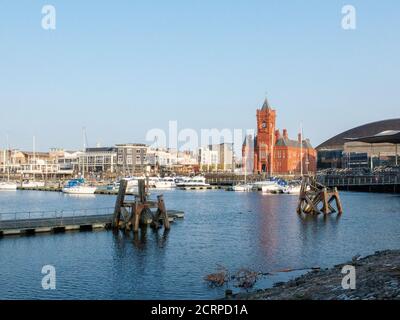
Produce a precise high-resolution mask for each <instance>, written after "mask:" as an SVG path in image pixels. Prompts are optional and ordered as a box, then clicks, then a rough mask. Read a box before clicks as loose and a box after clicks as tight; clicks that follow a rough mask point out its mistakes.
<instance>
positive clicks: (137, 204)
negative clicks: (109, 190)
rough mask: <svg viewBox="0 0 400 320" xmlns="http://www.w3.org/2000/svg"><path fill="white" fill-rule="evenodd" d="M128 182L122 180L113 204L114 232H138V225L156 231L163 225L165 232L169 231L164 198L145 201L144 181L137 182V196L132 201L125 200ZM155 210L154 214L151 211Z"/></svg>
mask: <svg viewBox="0 0 400 320" xmlns="http://www.w3.org/2000/svg"><path fill="white" fill-rule="evenodd" d="M127 187H128V182H127V181H126V180H122V181H121V182H120V188H119V192H118V196H117V200H116V203H115V211H114V217H113V228H114V229H116V230H120V229H122V230H125V231H130V230H133V231H134V232H135V233H136V232H139V227H140V225H141V224H142V225H147V224H150V225H151V227H152V228H155V229H158V228H160V227H161V225H164V228H165V229H166V230H169V229H170V220H169V217H168V213H167V210H166V207H165V202H164V197H163V196H162V195H159V196H158V197H157V201H149V200H148V199H147V192H146V183H145V180H139V181H138V194H137V195H135V200H134V201H129V200H126V199H125V198H126V189H127ZM152 208H153V209H154V208H155V209H157V211H156V212H155V214H154V213H153V212H152V211H151V209H152Z"/></svg>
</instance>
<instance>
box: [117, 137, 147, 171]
mask: <svg viewBox="0 0 400 320" xmlns="http://www.w3.org/2000/svg"><path fill="white" fill-rule="evenodd" d="M116 148H117V170H118V172H119V173H121V174H123V175H136V174H142V173H144V172H145V171H146V166H147V165H148V162H147V152H148V149H149V148H148V146H146V145H145V144H139V143H128V144H117V145H116Z"/></svg>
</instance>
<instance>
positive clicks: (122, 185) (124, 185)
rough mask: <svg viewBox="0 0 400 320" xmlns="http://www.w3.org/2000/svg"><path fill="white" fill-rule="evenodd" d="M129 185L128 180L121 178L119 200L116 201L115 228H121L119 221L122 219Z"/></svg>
mask: <svg viewBox="0 0 400 320" xmlns="http://www.w3.org/2000/svg"><path fill="white" fill-rule="evenodd" d="M127 187H128V181H126V180H121V181H120V184H119V191H118V196H117V201H116V202H115V209H114V218H113V228H119V222H120V221H121V208H122V206H123V204H124V200H125V195H126V189H127Z"/></svg>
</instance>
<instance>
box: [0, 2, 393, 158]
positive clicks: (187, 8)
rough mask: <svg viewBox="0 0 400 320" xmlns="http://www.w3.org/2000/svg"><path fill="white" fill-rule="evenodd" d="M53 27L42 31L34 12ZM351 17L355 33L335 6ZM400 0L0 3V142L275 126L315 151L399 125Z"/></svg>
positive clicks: (69, 141) (136, 138) (60, 142)
mask: <svg viewBox="0 0 400 320" xmlns="http://www.w3.org/2000/svg"><path fill="white" fill-rule="evenodd" d="M45 4H52V5H54V6H55V7H56V9H57V29H56V30H55V31H44V30H43V29H42V28H41V18H42V14H41V8H42V6H43V5H45ZM345 4H352V5H354V6H355V7H356V9H357V30H355V31H344V30H343V29H342V28H341V18H342V14H341V8H342V6H343V5H345ZM399 30H400V2H399V1H398V0H383V1H377V0H376V1H371V0H362V1H361V0H360V1H356V0H349V1H336V0H329V1H321V0H308V1H306V0H291V1H289V0H286V1H272V0H271V1H267V0H263V1H251V0H249V1H232V0H229V1H228V0H220V1H211V0H201V1H184V0H181V1H174V0H169V1H161V0H160V1H144V0H143V1H134V0H131V1H71V0H68V1H66V0H64V1H55V0H48V1H22V0H2V1H1V2H0V110H1V115H0V119H1V125H0V135H1V138H0V141H1V143H0V144H1V145H2V146H3V145H4V141H5V138H3V137H5V135H6V133H8V134H9V136H10V142H11V144H12V146H14V147H19V148H21V149H31V148H32V146H31V144H32V136H33V135H35V136H36V139H37V143H38V149H41V150H47V149H48V148H50V147H65V148H67V149H78V148H80V147H81V145H82V138H81V136H82V131H81V129H82V127H83V126H85V127H86V128H87V134H88V140H89V143H90V144H91V145H92V146H93V145H95V144H96V142H100V143H101V144H102V145H113V144H115V143H122V142H142V141H144V139H145V134H146V132H147V130H149V129H151V128H154V127H159V128H166V127H167V124H168V120H178V122H179V126H180V128H187V127H189V128H194V129H200V128H220V129H222V128H244V129H245V128H254V127H255V110H256V108H258V107H260V106H261V104H262V102H263V100H264V97H265V93H266V92H267V93H268V97H269V100H270V103H271V104H272V105H273V107H275V108H276V109H277V112H278V126H279V127H280V128H281V129H282V128H287V129H288V130H289V134H290V136H291V137H293V138H294V137H296V134H297V131H298V128H299V123H300V122H303V125H304V131H305V135H307V136H308V137H310V138H311V141H312V144H313V145H318V144H319V143H321V142H323V141H324V140H325V139H327V138H329V137H331V136H332V135H334V134H336V133H339V132H341V131H343V130H345V129H349V128H351V127H354V126H356V125H360V124H363V123H366V122H370V121H375V120H381V119H386V118H394V117H399V116H400V112H399V111H400V102H399V101H400V90H399V75H400V62H399V60H400V45H399V44H400V32H399Z"/></svg>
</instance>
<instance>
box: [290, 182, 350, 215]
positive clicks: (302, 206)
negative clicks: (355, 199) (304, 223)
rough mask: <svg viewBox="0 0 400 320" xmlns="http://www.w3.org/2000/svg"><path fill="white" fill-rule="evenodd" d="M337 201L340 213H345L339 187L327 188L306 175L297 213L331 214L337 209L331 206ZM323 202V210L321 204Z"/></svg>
mask: <svg viewBox="0 0 400 320" xmlns="http://www.w3.org/2000/svg"><path fill="white" fill-rule="evenodd" d="M334 200H335V201H336V207H337V210H338V213H339V214H342V213H343V207H342V203H341V202H340V197H339V192H338V190H337V188H333V189H331V188H327V187H326V186H324V185H322V184H320V183H318V182H317V181H316V180H315V179H314V178H311V177H308V176H305V177H303V181H302V184H301V190H300V196H299V203H298V206H297V213H298V214H301V213H306V214H321V213H323V214H325V215H328V214H331V213H334V212H336V210H335V209H334V208H333V207H332V206H331V202H332V201H334ZM321 203H322V210H319V205H320V204H321Z"/></svg>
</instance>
